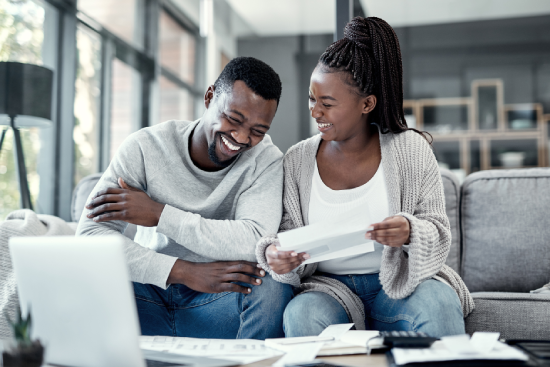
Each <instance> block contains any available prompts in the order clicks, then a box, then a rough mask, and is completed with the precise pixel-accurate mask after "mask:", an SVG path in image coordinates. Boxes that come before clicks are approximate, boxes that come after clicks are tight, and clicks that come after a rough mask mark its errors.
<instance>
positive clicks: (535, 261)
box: [461, 168, 550, 292]
mask: <svg viewBox="0 0 550 367" xmlns="http://www.w3.org/2000/svg"><path fill="white" fill-rule="evenodd" d="M549 211H550V168H534V169H517V170H492V171H483V172H477V173H474V174H471V175H469V176H468V177H467V178H466V180H465V181H464V183H463V184H462V204H461V226H462V265H461V275H462V279H464V282H465V283H466V285H467V286H468V288H469V289H470V291H472V292H477V291H482V292H487V291H499V292H528V291H530V290H533V289H537V288H540V287H541V286H542V285H544V284H546V283H548V281H549V280H550V225H549V224H550V222H549V221H548V214H549Z"/></svg>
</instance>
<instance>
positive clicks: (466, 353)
mask: <svg viewBox="0 0 550 367" xmlns="http://www.w3.org/2000/svg"><path fill="white" fill-rule="evenodd" d="M476 334H480V335H477V336H476ZM495 334H497V335H496V339H498V333H480V332H476V333H474V336H472V338H471V339H470V337H469V335H456V336H451V337H443V338H441V340H439V341H436V342H435V343H433V344H432V346H431V347H430V348H421V349H413V348H411V349H405V348H393V349H392V354H393V358H394V359H395V363H396V364H398V365H403V364H407V363H419V362H442V361H458V360H480V359H482V360H518V361H527V360H528V359H529V358H528V357H527V355H526V354H524V353H523V352H521V351H519V350H517V349H515V348H512V347H511V346H509V345H506V344H504V343H502V342H499V341H498V340H496V339H495Z"/></svg>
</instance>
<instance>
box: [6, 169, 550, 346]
mask: <svg viewBox="0 0 550 367" xmlns="http://www.w3.org/2000/svg"><path fill="white" fill-rule="evenodd" d="M100 176H101V175H100V174H96V175H91V176H88V177H86V178H84V179H83V180H82V181H81V182H80V183H79V184H78V185H77V187H76V188H75V190H74V194H73V203H72V213H71V214H72V220H73V221H75V222H76V221H78V220H79V218H80V215H81V213H82V210H83V208H84V204H85V201H86V199H87V198H88V195H89V194H90V192H91V191H92V189H93V188H94V186H95V184H96V183H97V180H99V177H100ZM441 177H442V180H443V186H444V190H445V199H446V209H447V215H448V217H449V220H450V223H451V231H452V238H453V242H452V244H451V250H450V253H449V256H448V258H447V264H448V265H449V266H451V267H452V268H453V269H455V270H456V271H457V272H458V273H459V274H460V275H461V276H462V278H463V279H464V282H465V283H466V285H467V286H468V288H469V289H470V291H471V292H472V295H473V297H474V301H475V304H476V308H475V309H474V311H473V312H472V313H471V314H470V315H469V316H468V317H467V318H466V331H467V332H468V333H470V334H471V333H473V332H475V331H498V332H500V333H501V337H503V338H506V339H516V338H517V339H546V340H550V294H530V293H529V291H530V290H534V289H537V288H540V287H541V286H543V285H544V284H546V283H548V282H549V281H550V271H549V270H550V251H547V249H548V248H550V220H549V219H548V216H547V213H548V212H549V211H550V168H537V169H518V170H508V171H504V170H498V171H483V172H478V173H475V174H472V175H469V176H468V177H467V178H466V180H465V181H464V183H463V184H462V185H460V184H459V182H458V180H457V179H456V177H455V176H454V175H453V174H452V173H451V172H449V171H448V170H444V169H442V170H441ZM52 218H55V217H52ZM135 229H136V228H135V226H133V225H129V226H128V228H127V229H126V232H125V233H124V234H125V235H126V236H128V237H130V238H133V237H134V234H135ZM73 231H74V229H73ZM72 233H74V232H72ZM6 256H7V255H6ZM6 256H5V258H6V259H8V258H7V257H6ZM0 260H2V257H1V256H0ZM0 262H1V261H0ZM4 265H5V264H4ZM10 267H11V262H10ZM4 288H5V287H4ZM0 293H2V292H0ZM12 293H14V292H12ZM6 295H7V293H6ZM6 295H3V294H2V298H5V297H7V296H6ZM6 300H7V301H9V304H14V301H13V299H12V300H8V299H7V298H6ZM0 301H1V300H0ZM2 304H3V303H2V302H0V306H1V305H2ZM5 306H6V307H7V306H8V304H6V305H5ZM12 308H13V307H12ZM1 326H2V325H0V335H4V334H5V333H2V328H1ZM6 335H7V334H6Z"/></svg>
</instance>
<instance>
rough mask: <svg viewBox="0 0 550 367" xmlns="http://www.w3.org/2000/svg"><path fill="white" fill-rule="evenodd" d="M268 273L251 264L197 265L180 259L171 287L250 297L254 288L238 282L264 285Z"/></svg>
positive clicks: (173, 274)
mask: <svg viewBox="0 0 550 367" xmlns="http://www.w3.org/2000/svg"><path fill="white" fill-rule="evenodd" d="M252 275H254V276H256V277H263V276H265V271H263V270H262V269H260V268H259V267H258V265H257V264H256V263H252V262H249V261H216V262H212V263H193V262H189V261H185V260H181V259H178V260H176V263H175V264H174V266H173V267H172V271H171V272H170V275H169V276H168V281H167V283H168V284H184V285H186V286H187V287H189V288H191V289H193V290H195V291H197V292H202V293H221V292H238V293H244V294H249V293H250V292H252V289H251V288H248V287H243V286H242V285H238V284H235V282H240V283H247V284H251V285H260V284H262V280H261V279H258V278H254V277H253V276H252Z"/></svg>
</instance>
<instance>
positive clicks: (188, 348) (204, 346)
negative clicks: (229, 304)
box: [140, 336, 283, 364]
mask: <svg viewBox="0 0 550 367" xmlns="http://www.w3.org/2000/svg"><path fill="white" fill-rule="evenodd" d="M140 347H141V348H142V349H147V350H155V351H160V352H168V353H173V354H181V355H187V356H200V357H209V358H219V359H225V360H230V361H235V362H238V363H240V364H248V363H254V362H257V361H261V360H264V359H268V358H273V357H276V356H280V355H281V354H283V353H281V352H280V351H277V350H274V349H271V348H268V347H266V346H265V344H264V342H263V341H262V340H254V339H238V340H226V339H199V338H178V337H165V336H142V337H141V339H140Z"/></svg>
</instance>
